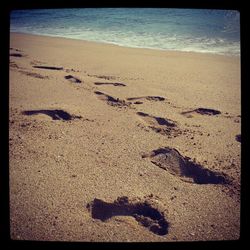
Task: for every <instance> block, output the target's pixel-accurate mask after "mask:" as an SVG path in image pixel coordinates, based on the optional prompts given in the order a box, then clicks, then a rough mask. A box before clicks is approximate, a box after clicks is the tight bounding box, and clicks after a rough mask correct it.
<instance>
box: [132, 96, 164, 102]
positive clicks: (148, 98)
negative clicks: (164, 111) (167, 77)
mask: <svg viewBox="0 0 250 250" xmlns="http://www.w3.org/2000/svg"><path fill="white" fill-rule="evenodd" d="M140 99H146V100H148V101H165V100H166V99H165V98H164V97H161V96H141V97H130V98H127V100H128V101H134V100H140Z"/></svg>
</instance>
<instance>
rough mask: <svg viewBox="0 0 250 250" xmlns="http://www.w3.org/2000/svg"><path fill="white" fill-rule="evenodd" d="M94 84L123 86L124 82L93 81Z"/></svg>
mask: <svg viewBox="0 0 250 250" xmlns="http://www.w3.org/2000/svg"><path fill="white" fill-rule="evenodd" d="M95 85H113V86H119V87H120V86H121V87H125V86H126V84H124V83H119V82H95Z"/></svg>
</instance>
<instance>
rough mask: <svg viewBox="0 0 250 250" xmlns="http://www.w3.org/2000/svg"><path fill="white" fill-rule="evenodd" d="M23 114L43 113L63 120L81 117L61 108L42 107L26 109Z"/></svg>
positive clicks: (54, 118)
mask: <svg viewBox="0 0 250 250" xmlns="http://www.w3.org/2000/svg"><path fill="white" fill-rule="evenodd" d="M22 113H23V114H24V115H37V114H45V115H48V116H50V117H51V118H52V119H53V120H64V121H69V120H72V119H76V118H77V119H80V118H82V117H81V116H75V115H70V114H69V113H68V112H66V111H63V110H60V109H59V110H58V109H55V110H47V109H42V110H27V111H24V112H22Z"/></svg>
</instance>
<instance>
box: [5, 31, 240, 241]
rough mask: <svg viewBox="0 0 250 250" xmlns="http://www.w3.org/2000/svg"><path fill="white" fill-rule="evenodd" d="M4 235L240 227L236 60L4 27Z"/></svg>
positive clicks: (162, 236)
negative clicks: (7, 209) (6, 93)
mask: <svg viewBox="0 0 250 250" xmlns="http://www.w3.org/2000/svg"><path fill="white" fill-rule="evenodd" d="M9 79H10V81H9V157H10V160H9V175H10V219H11V221H10V224H11V238H12V239H21V240H42V241H44V240H45V241H95V242H106V241H107V242H117V241H120V242H129V241H130V242H134V241H136V242H141V241H142V242H148V241H149V242H153V241H163V242H164V241H165V242H166V241H205V240H233V239H238V238H239V237H240V174H241V106H240V103H241V99H240V58H239V57H227V56H220V55H212V54H199V53H186V52H168V51H160V50H159V51H157V50H150V49H135V48H125V47H119V46H115V45H107V44H101V43H93V42H85V41H80V40H72V39H64V38H52V37H46V36H35V35H24V34H19V33H11V34H10V78H9Z"/></svg>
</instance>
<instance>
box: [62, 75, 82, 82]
mask: <svg viewBox="0 0 250 250" xmlns="http://www.w3.org/2000/svg"><path fill="white" fill-rule="evenodd" d="M64 78H65V79H67V80H69V81H70V82H73V83H81V82H82V81H81V80H79V79H78V78H76V77H74V76H72V75H67V76H64Z"/></svg>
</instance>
